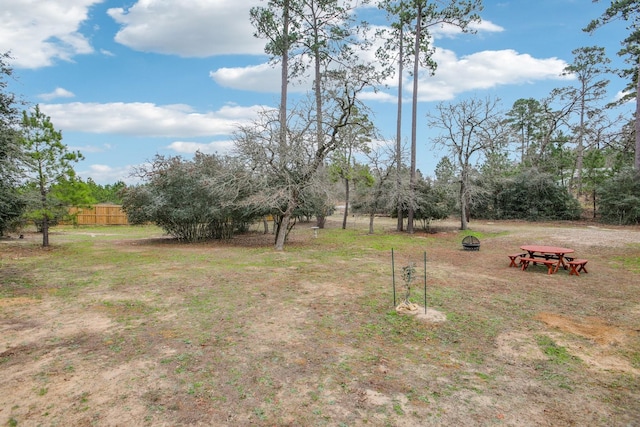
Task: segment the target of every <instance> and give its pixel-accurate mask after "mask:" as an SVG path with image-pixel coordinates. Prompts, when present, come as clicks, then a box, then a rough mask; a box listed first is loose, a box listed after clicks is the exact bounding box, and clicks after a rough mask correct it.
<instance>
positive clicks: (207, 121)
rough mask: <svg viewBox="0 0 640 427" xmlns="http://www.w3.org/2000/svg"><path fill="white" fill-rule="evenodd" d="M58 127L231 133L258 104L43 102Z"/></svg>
mask: <svg viewBox="0 0 640 427" xmlns="http://www.w3.org/2000/svg"><path fill="white" fill-rule="evenodd" d="M40 109H41V110H42V112H43V113H45V114H46V115H48V116H50V117H51V121H52V122H53V123H54V125H55V126H56V128H57V129H61V130H63V131H65V132H69V131H77V132H88V133H104V134H120V135H133V136H147V137H179V138H184V137H197V136H214V135H230V134H231V133H233V132H234V131H235V130H236V129H237V126H238V125H239V124H243V123H248V122H249V121H250V120H252V119H253V118H255V117H256V116H257V114H258V112H259V111H261V110H262V109H263V107H261V106H250V107H240V106H225V107H222V108H221V109H220V110H218V111H208V112H204V113H200V112H195V111H192V108H191V107H190V106H188V105H184V104H175V105H164V106H159V105H155V104H152V103H143V102H133V103H123V102H114V103H107V104H98V103H81V102H73V103H68V104H43V105H41V106H40Z"/></svg>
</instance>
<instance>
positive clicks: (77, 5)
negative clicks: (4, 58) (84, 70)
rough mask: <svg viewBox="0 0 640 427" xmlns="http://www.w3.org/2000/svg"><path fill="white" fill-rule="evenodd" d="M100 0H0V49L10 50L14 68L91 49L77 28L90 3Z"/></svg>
mask: <svg viewBox="0 0 640 427" xmlns="http://www.w3.org/2000/svg"><path fill="white" fill-rule="evenodd" d="M102 1H103V0H74V1H37V0H3V1H2V12H1V13H2V25H0V52H7V51H11V56H12V57H13V58H14V61H13V62H12V65H13V66H15V67H16V68H39V67H46V66H49V65H52V64H53V63H54V62H55V61H56V60H64V61H71V60H72V58H73V57H74V56H75V55H80V54H87V53H91V52H93V48H92V47H91V45H90V44H89V42H88V40H87V39H86V37H85V36H84V35H83V34H81V33H80V32H79V27H80V24H82V23H83V22H84V21H85V20H87V17H88V10H89V8H90V7H91V6H93V5H95V4H97V3H101V2H102Z"/></svg>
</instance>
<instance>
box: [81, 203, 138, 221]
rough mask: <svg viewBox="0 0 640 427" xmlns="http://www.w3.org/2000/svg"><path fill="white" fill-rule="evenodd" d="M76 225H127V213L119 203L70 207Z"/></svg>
mask: <svg viewBox="0 0 640 427" xmlns="http://www.w3.org/2000/svg"><path fill="white" fill-rule="evenodd" d="M69 214H71V215H76V224H78V225H128V224H129V222H128V221H127V215H126V214H125V213H124V211H123V210H122V206H120V205H95V206H94V207H92V208H90V209H85V208H70V209H69Z"/></svg>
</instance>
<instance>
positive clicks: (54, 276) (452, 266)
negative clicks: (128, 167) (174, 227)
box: [0, 218, 640, 426]
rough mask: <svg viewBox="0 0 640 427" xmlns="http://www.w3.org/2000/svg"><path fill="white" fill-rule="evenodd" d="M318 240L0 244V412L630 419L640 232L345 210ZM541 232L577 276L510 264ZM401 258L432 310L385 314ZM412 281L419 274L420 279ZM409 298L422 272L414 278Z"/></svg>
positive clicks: (201, 420)
mask: <svg viewBox="0 0 640 427" xmlns="http://www.w3.org/2000/svg"><path fill="white" fill-rule="evenodd" d="M339 224H340V219H339V218H335V219H334V221H329V224H328V227H327V229H325V230H320V233H319V237H318V238H317V239H315V238H313V232H312V231H311V229H310V226H311V225H312V224H299V225H298V226H297V228H296V230H295V231H294V235H293V236H292V238H291V242H290V243H289V245H288V246H287V247H286V250H285V251H284V252H275V251H274V250H273V249H272V239H273V236H271V235H266V236H265V235H262V234H259V233H257V232H256V233H252V234H249V235H246V236H240V237H238V238H236V239H234V240H233V241H231V242H212V243H203V244H194V245H186V244H179V243H177V242H175V241H173V240H171V239H168V238H166V237H163V236H162V235H161V233H160V232H158V230H157V229H155V228H153V227H148V228H142V229H140V228H132V227H121V228H102V229H99V228H92V229H86V228H81V229H73V228H60V229H56V230H55V232H54V233H53V234H52V236H51V241H52V243H53V245H54V246H53V247H52V248H50V249H48V250H44V249H41V248H39V247H38V243H39V238H38V236H37V235H27V236H26V237H27V238H26V239H24V240H18V239H8V240H6V239H5V240H3V241H0V257H1V261H0V262H1V269H0V331H1V335H0V377H1V378H2V379H3V381H1V382H0V425H18V426H22V425H26V426H36V425H43V426H44V425H52V426H53V425H74V426H83V425H87V426H88V425H97V426H124V425H149V426H156V425H167V426H169V425H170V426H187V425H189V426H192V425H201V426H211V425H215V426H227V425H228V426H239V425H264V426H286V425H291V426H324V425H327V426H364V425H373V426H384V425H389V426H416V425H424V426H428V425H451V426H454V425H455V426H459V425H482V426H485V425H507V426H528V425H530V426H540V425H549V426H572V425H575V426H581V425H602V426H626V425H635V424H634V423H637V422H638V421H637V420H638V419H640V404H639V403H638V402H639V401H640V382H639V375H640V337H639V331H640V303H639V301H640V283H639V282H640V281H639V280H638V273H639V272H640V244H639V243H638V242H640V239H639V237H640V230H639V229H638V228H629V227H627V228H605V227H602V226H598V225H597V224H595V225H594V224H587V223H563V224H528V223H517V222H512V223H503V222H496V223H488V222H476V223H472V224H471V227H472V232H473V234H474V235H476V236H478V237H479V238H480V240H481V242H482V247H481V250H480V251H479V252H467V251H463V250H461V245H460V242H461V240H462V237H463V234H461V233H459V232H457V230H456V225H455V223H453V222H443V223H437V224H435V226H434V228H433V230H434V231H436V233H432V234H425V233H416V234H414V235H411V236H409V235H406V234H403V233H395V232H393V231H392V228H391V227H393V225H392V224H391V222H385V221H383V220H382V219H380V220H378V228H377V232H376V234H375V235H367V234H366V230H367V223H366V221H365V220H364V219H361V218H351V221H350V224H349V227H348V229H347V230H341V229H339V228H338V227H339ZM532 243H540V244H558V245H562V246H569V247H572V248H574V249H576V252H577V254H579V256H580V257H581V258H582V257H584V258H588V259H589V260H590V261H589V264H588V269H589V274H582V275H580V276H579V277H575V276H569V275H568V273H567V272H565V271H560V272H559V273H557V274H554V275H552V276H548V275H547V274H546V268H543V267H539V268H536V267H532V268H530V269H528V270H527V271H524V272H523V271H520V270H519V269H516V268H509V267H508V265H509V259H508V258H507V256H506V255H507V254H509V253H512V252H513V251H515V250H517V249H518V246H519V245H522V244H532ZM391 248H393V249H394V252H395V262H396V284H397V285H400V284H401V283H399V282H400V280H399V271H400V269H401V266H403V265H406V264H407V263H409V262H415V263H416V265H417V267H418V270H419V274H422V272H423V270H422V260H423V254H424V253H425V252H426V253H427V303H428V306H429V308H431V309H434V310H437V311H439V312H442V313H444V314H446V316H447V320H446V321H445V322H442V323H432V322H429V321H428V320H424V319H420V318H418V317H413V316H400V315H398V314H397V313H396V312H395V311H394V310H393V295H392V276H391V256H390V252H391ZM420 277H422V276H420ZM413 296H414V301H415V302H417V303H420V304H422V301H423V294H422V280H420V282H419V283H417V284H416V286H414V292H413Z"/></svg>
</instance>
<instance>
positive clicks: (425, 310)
mask: <svg viewBox="0 0 640 427" xmlns="http://www.w3.org/2000/svg"><path fill="white" fill-rule="evenodd" d="M424 314H427V252H426V251H425V252H424Z"/></svg>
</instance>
